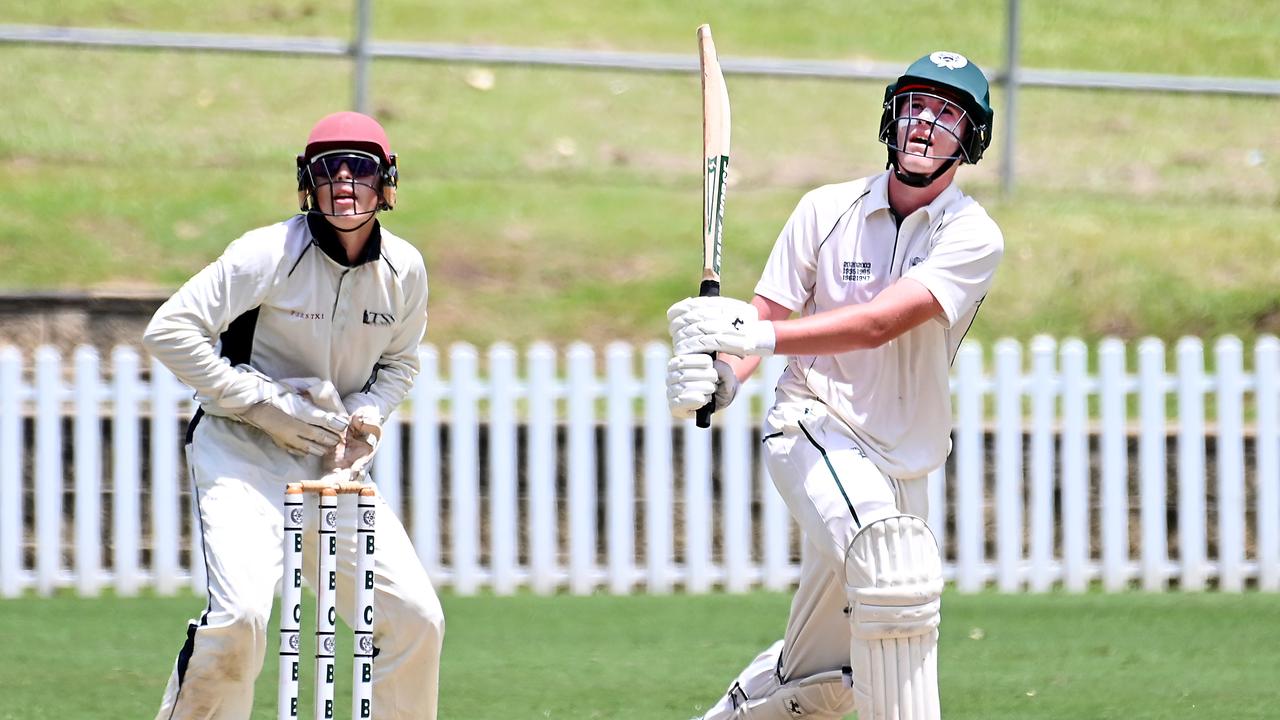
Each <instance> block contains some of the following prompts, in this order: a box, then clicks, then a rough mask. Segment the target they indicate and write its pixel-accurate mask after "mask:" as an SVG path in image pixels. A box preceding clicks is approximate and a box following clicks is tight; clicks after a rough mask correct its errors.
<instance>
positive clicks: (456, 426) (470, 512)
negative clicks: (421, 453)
mask: <svg viewBox="0 0 1280 720" xmlns="http://www.w3.org/2000/svg"><path fill="white" fill-rule="evenodd" d="M477 364H478V356H477V354H476V349H475V348H474V347H472V346H471V345H468V344H466V343H456V344H454V345H453V346H452V347H450V349H449V383H450V387H451V393H450V397H449V401H450V407H449V410H450V417H451V419H452V422H451V428H450V432H449V459H450V463H449V479H450V483H449V490H450V499H449V500H450V502H449V515H450V520H451V523H450V531H451V533H450V534H451V536H452V537H451V539H452V543H451V547H450V549H451V550H452V552H451V553H450V557H451V558H452V560H453V587H454V590H456V591H457V593H458V594H459V595H472V594H474V593H475V592H476V588H477V587H478V585H479V583H480V579H479V577H478V570H479V566H478V556H479V540H480V511H479V504H480V503H479V498H478V497H477V495H478V491H479V488H478V485H479V469H478V468H477V461H478V459H479V441H478V435H479V430H478V428H477V422H478V419H477V417H476V413H477V410H476V404H477V403H476V389H477V385H478V381H477V379H476V376H477V369H476V366H477Z"/></svg>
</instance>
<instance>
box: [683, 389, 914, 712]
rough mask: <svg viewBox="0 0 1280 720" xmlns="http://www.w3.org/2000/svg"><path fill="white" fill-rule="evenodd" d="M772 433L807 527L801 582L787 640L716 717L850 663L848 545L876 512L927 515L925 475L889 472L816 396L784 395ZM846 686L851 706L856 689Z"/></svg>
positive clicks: (773, 464)
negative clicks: (742, 701) (741, 702)
mask: <svg viewBox="0 0 1280 720" xmlns="http://www.w3.org/2000/svg"><path fill="white" fill-rule="evenodd" d="M764 435H765V437H764V441H763V442H764V458H765V462H766V464H767V466H768V468H769V474H770V476H771V477H772V479H773V484H774V485H775V486H776V487H777V488H778V492H779V494H780V495H781V496H782V499H783V501H784V502H785V503H786V505H787V508H788V509H789V510H790V511H791V516H792V517H793V518H795V520H796V522H797V524H798V525H799V526H800V530H801V533H802V536H803V548H802V553H801V562H800V583H799V585H798V587H797V588H796V592H795V596H794V597H793V598H792V600H791V612H790V615H789V617H788V618H787V627H786V632H785V634H784V636H783V639H782V641H780V642H777V643H774V644H773V645H771V646H770V647H768V648H766V649H765V650H764V651H763V652H762V653H761V654H760V655H759V656H757V657H756V658H755V659H754V660H753V661H752V662H751V664H749V665H748V666H747V667H746V668H745V669H743V671H742V672H741V673H740V674H739V675H738V677H737V678H736V679H735V680H734V682H733V683H732V684H731V685H730V686H729V689H728V690H727V691H726V693H725V695H724V696H722V697H721V698H720V700H719V701H718V702H717V703H716V704H715V705H713V706H712V708H711V710H710V711H708V712H707V716H708V717H722V716H723V717H731V716H732V713H731V711H730V709H731V708H732V703H733V702H734V696H735V695H736V696H737V697H738V698H741V697H742V696H743V695H745V696H747V697H758V694H759V693H761V692H764V693H768V692H772V691H773V690H774V689H776V688H778V687H780V686H782V685H784V684H786V683H792V682H797V681H801V680H804V679H805V678H812V677H814V676H816V675H819V674H822V673H831V672H833V671H835V672H839V671H841V670H845V669H846V668H848V667H849V665H850V657H849V644H850V634H851V632H850V627H851V626H850V624H849V616H848V614H847V609H848V605H849V600H848V593H847V592H846V590H845V582H844V575H845V571H844V567H845V565H844V554H845V550H846V549H847V548H848V547H849V544H850V543H851V542H852V541H853V536H854V535H856V534H857V532H858V530H860V529H861V528H863V527H865V526H867V525H869V524H870V523H872V522H875V521H876V520H881V519H883V518H886V517H890V516H893V515H898V514H910V515H916V516H918V517H921V518H923V517H927V515H928V502H929V495H928V484H927V477H919V478H912V479H900V478H891V477H888V476H887V475H885V474H884V473H883V472H881V471H880V469H879V468H878V467H876V465H875V464H874V463H872V462H871V461H870V460H868V459H867V457H866V456H865V455H864V454H863V452H862V450H861V449H859V447H858V445H857V443H856V441H855V440H854V438H853V436H852V434H851V431H850V430H849V428H848V427H847V426H845V425H844V424H843V423H842V422H841V421H840V420H838V419H837V418H835V417H831V416H829V415H828V414H827V412H826V409H825V406H824V405H822V404H821V403H819V402H817V401H780V402H778V403H777V404H776V405H775V406H774V407H773V409H772V410H771V411H770V412H769V415H768V417H767V418H766V420H765V427H764ZM845 691H846V692H847V693H848V702H847V707H848V710H847V712H850V713H851V712H852V708H853V691H852V690H851V689H848V688H846V689H845ZM806 717H808V716H806ZM830 717H831V718H836V717H840V716H839V715H832V716H830ZM817 720H828V719H827V717H826V716H824V717H822V718H817Z"/></svg>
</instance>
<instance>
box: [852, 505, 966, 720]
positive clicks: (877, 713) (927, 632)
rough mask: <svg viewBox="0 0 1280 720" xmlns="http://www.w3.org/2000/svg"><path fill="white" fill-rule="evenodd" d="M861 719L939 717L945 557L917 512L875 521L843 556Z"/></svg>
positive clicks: (854, 682)
mask: <svg viewBox="0 0 1280 720" xmlns="http://www.w3.org/2000/svg"><path fill="white" fill-rule="evenodd" d="M845 585H846V589H847V591H848V594H849V622H850V624H851V626H852V636H853V639H852V641H851V647H850V657H851V660H852V665H853V690H854V697H855V698H856V700H857V705H858V717H859V719H860V720H936V718H938V717H939V714H940V711H939V705H938V671H937V646H938V623H939V621H940V619H941V613H940V606H941V595H942V557H941V555H939V553H938V544H937V541H936V540H935V539H934V537H933V533H932V532H930V531H929V527H928V526H927V525H925V522H924V521H923V520H921V519H920V518H918V517H915V516H913V515H896V516H894V517H889V518H885V519H883V520H879V521H876V522H874V523H872V524H870V525H868V526H866V527H865V528H863V529H862V530H861V531H859V532H858V534H857V535H856V536H855V537H854V538H853V542H852V543H850V545H849V549H848V551H847V552H846V553H845Z"/></svg>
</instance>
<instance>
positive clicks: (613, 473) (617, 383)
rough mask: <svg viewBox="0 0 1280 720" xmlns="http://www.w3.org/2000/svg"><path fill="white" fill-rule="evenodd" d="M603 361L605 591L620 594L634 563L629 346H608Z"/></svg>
mask: <svg viewBox="0 0 1280 720" xmlns="http://www.w3.org/2000/svg"><path fill="white" fill-rule="evenodd" d="M605 362H606V364H607V372H608V375H607V378H608V380H607V382H606V386H607V394H608V410H607V412H608V417H609V421H608V425H607V426H606V428H605V432H606V434H607V436H606V441H605V449H606V470H607V473H606V482H607V483H608V489H607V493H608V505H607V507H606V508H605V509H606V513H605V514H606V517H607V523H608V526H607V527H608V533H609V534H608V538H609V543H608V551H609V555H608V558H609V591H610V592H612V593H614V594H615V595H623V594H626V593H629V592H631V589H632V588H633V587H635V563H636V542H635V537H636V515H635V506H636V488H635V476H636V463H635V421H634V419H633V418H632V413H631V404H632V401H633V400H634V398H635V396H636V395H635V378H634V377H633V375H632V371H631V365H632V362H633V353H632V351H631V346H630V345H628V344H626V343H623V342H615V343H610V344H609V346H608V348H607V349H606V350H605Z"/></svg>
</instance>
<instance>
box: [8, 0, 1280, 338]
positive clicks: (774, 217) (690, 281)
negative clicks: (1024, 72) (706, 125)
mask: <svg viewBox="0 0 1280 720" xmlns="http://www.w3.org/2000/svg"><path fill="white" fill-rule="evenodd" d="M1023 5H1024V7H1023V36H1022V41H1021V43H1022V44H1021V47H1022V60H1023V62H1024V64H1025V66H1027V67H1032V68H1069V69H1078V70H1111V71H1127V72H1159V73H1182V74H1191V75H1224V76H1249V77H1277V76H1280V50H1278V49H1277V45H1276V43H1274V42H1273V40H1274V37H1273V33H1271V32H1270V28H1274V27H1276V25H1277V23H1280V5H1277V4H1276V3H1272V2H1265V1H1264V0H1252V1H1238V2H1231V3H1228V4H1226V5H1224V4H1223V3H1210V2H1179V3H1175V2H1155V3H1152V2H1141V1H1139V0H1119V1H1116V0H1083V1H1082V2H1077V3H1073V4H1072V8H1071V10H1070V12H1068V11H1066V10H1063V9H1058V8H1056V7H1055V6H1051V5H1050V4H1048V3H1024V4H1023ZM964 7H965V12H963V13H960V12H956V11H954V10H950V9H948V10H946V11H942V10H940V9H939V8H937V7H936V6H935V4H933V3H924V2H916V1H914V0H912V1H908V2H902V3H894V4H891V5H884V6H880V5H876V4H865V3H864V4H853V5H851V4H849V3H839V2H832V1H819V0H809V1H807V2H795V3H768V2H762V1H760V0H755V1H753V2H745V3H734V4H732V5H731V6H727V5H724V4H717V3H710V2H680V1H679V0H652V1H650V2H645V3H639V4H631V5H629V6H628V7H627V10H626V11H625V13H622V12H620V11H618V10H617V9H616V7H614V6H610V5H608V4H592V3H570V4H567V5H566V4H564V3H551V2H543V1H541V0H539V1H536V2H533V1H531V2H521V3H517V2H513V1H510V0H506V1H499V0H483V1H477V2H469V3H445V4H435V5H433V6H431V7H430V9H429V10H428V9H423V7H422V6H421V5H420V4H417V3H412V2H409V1H408V0H398V1H395V2H392V1H389V0H379V2H376V3H374V35H375V38H377V39H386V40H393V39H394V40H424V41H438V42H474V43H505V44H513V45H529V46H548V47H577V48H599V49H625V50H636V51H661V52H680V53H688V54H689V55H690V58H692V56H693V49H694V43H693V28H694V27H695V26H696V24H697V23H699V22H702V21H710V22H712V23H713V26H714V27H715V29H716V35H717V40H718V44H719V46H720V51H721V53H722V54H723V55H724V56H726V57H732V56H782V57H797V58H833V59H846V60H856V59H859V58H872V59H876V60H886V61H897V62H902V63H903V64H904V65H905V63H907V62H909V61H910V60H911V59H913V58H915V57H916V56H918V55H920V54H922V53H923V52H925V51H926V50H929V49H933V48H935V47H942V46H946V47H951V48H956V49H961V50H964V51H965V52H967V53H968V54H969V55H971V56H972V57H973V58H974V59H975V60H976V61H978V62H979V63H980V64H982V65H983V66H984V67H987V68H991V69H995V68H998V67H999V66H1000V64H1001V63H1002V62H1003V42H1004V40H1003V37H1004V27H1003V21H1004V7H1005V3H1004V2H998V1H997V0H982V1H981V2H976V3H966V4H965V6H964ZM942 12H945V13H949V14H950V16H949V17H948V18H947V19H946V20H947V21H946V22H938V23H932V22H931V23H929V24H928V25H927V27H920V26H917V27H916V29H915V31H914V32H913V33H911V34H908V33H906V32H905V28H906V27H907V24H908V21H909V20H910V21H912V22H914V21H915V20H916V19H917V18H918V17H920V16H922V15H925V14H929V13H942ZM3 15H4V21H5V22H38V23H55V24H74V25H86V26H107V27H121V28H151V29H163V30H188V31H190V30H200V31H217V32H250V33H257V34H262V35H330V36H335V35H336V36H345V35H346V34H347V33H348V32H349V28H350V23H351V12H350V6H349V4H347V3H330V4H321V3H315V2H312V1H310V0H277V1H276V2H268V3H249V2H232V3H222V4H218V5H217V6H212V5H211V6H208V7H201V8H195V7H191V8H188V7H185V6H184V7H181V8H179V7H178V6H176V5H174V4H172V3H167V2H161V1H160V0H140V1H139V2H132V3H128V4H121V3H118V2H112V1H110V0H75V1H74V2H63V3H57V4H53V5H50V4H40V3H22V4H19V6H18V7H12V8H6V9H5V11H4V13H3ZM0 60H2V61H3V62H4V64H5V67H6V68H7V69H8V70H9V72H6V73H5V74H4V75H3V76H0V92H3V94H4V97H5V98H6V113H7V115H6V117H7V119H8V122H6V123H4V124H2V125H0V192H2V193H3V196H4V197H5V201H4V205H3V207H4V212H3V213H0V289H19V290H21V289H36V288H84V287H92V288H156V289H169V288H172V287H174V286H175V285H176V284H178V283H180V282H181V281H182V280H184V279H185V278H186V277H188V276H189V275H190V274H191V273H193V272H194V271H195V270H197V269H198V268H199V267H200V266H202V265H203V264H204V263H206V262H208V261H209V260H210V259H212V258H213V257H215V256H216V255H217V254H218V253H219V252H220V251H221V249H222V248H223V247H225V245H226V244H227V243H228V242H229V241H230V240H232V239H234V237H236V236H237V235H239V234H240V233H242V232H244V231H245V230H247V229H249V228H251V227H255V226H258V225H262V224H267V223H270V222H274V221H276V220H279V219H281V218H283V217H284V216H286V215H288V214H289V213H290V212H291V210H292V205H293V202H294V189H293V187H291V183H292V172H293V170H292V165H293V156H294V154H296V152H297V150H298V144H299V143H300V141H301V138H303V137H305V135H306V132H307V129H308V127H309V126H310V124H311V122H312V121H313V120H314V119H315V118H317V117H319V116H320V115H322V114H324V113H325V112H328V111H331V110H334V109H337V108H340V107H343V106H345V105H346V104H347V102H348V100H349V97H350V68H349V65H348V63H346V62H345V61H340V60H322V59H288V58H277V57H266V56H263V57H249V56H233V55H212V54H174V53H156V52H140V51H108V50H90V49H70V48H49V47H31V46H15V45H6V46H0ZM484 72H491V73H492V86H491V87H490V88H489V89H482V88H484V87H486V86H485V85H484V83H481V82H478V75H477V74H483V73H484ZM372 78H373V86H372V92H371V99H372V104H373V109H374V111H375V112H376V114H378V115H379V117H381V118H382V119H383V120H384V121H385V122H386V124H387V126H388V129H389V131H390V133H391V135H392V138H393V141H394V144H395V145H396V148H397V150H398V151H399V152H400V154H401V158H402V178H403V180H402V188H401V192H400V208H399V209H397V210H396V211H395V212H394V213H393V214H391V215H390V216H388V217H387V218H386V223H387V225H388V227H390V228H392V229H393V230H395V231H397V232H399V233H400V234H401V235H403V236H405V237H407V238H409V239H410V240H412V241H414V242H415V243H416V244H417V245H418V247H420V248H421V249H422V251H423V253H424V255H425V256H426V259H427V262H428V267H429V269H430V272H431V278H432V300H431V318H432V319H431V326H430V328H429V331H428V332H429V339H431V340H432V341H434V342H436V343H437V344H448V343H450V342H453V341H455V340H466V341H470V342H475V343H481V344H487V343H490V342H493V341H496V340H506V341H511V342H515V343H520V344H523V343H527V342H529V341H532V340H535V339H547V340H552V341H558V342H564V341H568V340H572V339H584V340H588V341H593V342H599V341H603V340H612V339H628V340H633V341H641V340H651V339H656V338H660V337H662V336H663V334H664V333H663V330H664V320H663V311H664V310H665V308H666V307H667V305H669V304H670V303H671V302H673V301H674V300H675V299H678V298H679V297H681V296H683V295H685V294H688V293H689V292H690V291H691V289H692V288H694V287H695V286H696V280H697V272H696V270H697V261H698V259H699V258H698V255H699V245H698V243H697V241H696V240H695V238H696V237H697V235H696V231H695V230H694V227H695V224H696V223H698V221H699V219H700V217H701V208H700V198H701V194H700V185H699V177H700V175H699V162H698V156H699V152H700V148H699V138H700V133H699V130H700V127H699V125H700V117H699V109H700V105H699V102H698V90H697V79H696V77H695V76H694V75H693V74H692V73H690V74H688V75H646V74H633V73H621V72H583V71H567V70H555V69H545V68H544V69H533V68H516V67H510V66H504V67H497V68H478V67H473V66H463V65H436V64H421V63H410V62H403V61H378V62H376V63H375V64H374V66H373V73H372ZM729 84H730V93H731V95H732V98H733V103H734V106H733V108H734V153H733V161H732V172H731V178H732V183H733V186H732V189H731V191H730V193H729V196H728V210H727V215H726V218H727V219H726V237H727V245H726V257H725V267H724V271H725V272H724V279H725V292H726V293H728V294H734V295H740V296H741V295H749V294H750V292H751V290H752V288H753V287H754V283H755V280H756V279H757V277H758V274H759V270H760V267H761V265H762V264H763V261H764V258H765V256H766V255H767V252H768V249H769V247H770V246H771V244H772V242H773V240H774V238H775V237H776V234H777V231H778V229H779V228H780V227H781V225H782V224H783V222H784V221H785V219H786V216H787V214H788V213H789V212H790V210H791V208H792V207H793V206H794V204H795V202H796V201H797V200H798V198H799V197H800V195H801V194H802V193H803V192H804V191H806V190H807V189H809V188H812V187H814V186H817V185H820V184H823V183H827V182H835V181H841V180H845V179H849V178H851V177H856V176H860V175H864V174H868V173H872V172H876V171H878V170H879V169H880V168H881V167H882V166H883V157H884V156H883V148H882V147H881V146H880V145H879V144H878V143H876V142H875V140H874V135H875V125H876V121H877V118H878V113H879V102H880V95H881V93H882V86H881V85H880V84H879V83H837V82H827V81H815V80H794V79H793V80H782V79H767V78H755V77H741V76H731V77H730V79H729ZM994 100H995V104H996V106H997V113H998V114H997V120H996V135H997V140H996V143H995V145H994V146H993V148H992V150H991V152H990V153H989V155H988V157H987V159H984V161H983V162H982V164H980V165H979V166H977V167H976V168H971V169H969V170H967V171H966V172H965V173H962V174H961V178H962V184H963V186H964V187H965V188H966V189H967V190H969V191H970V192H971V193H972V194H974V195H975V196H976V197H978V199H979V200H981V201H982V202H983V203H984V204H985V205H986V206H987V207H988V208H989V210H990V211H991V213H992V215H993V216H994V217H995V218H996V219H997V220H998V221H999V222H1000V224H1001V226H1002V227H1003V229H1004V232H1005V236H1006V241H1007V254H1006V260H1005V264H1004V266H1003V267H1002V269H1001V271H1000V274H999V275H998V277H997V280H996V284H995V286H994V288H993V290H992V293H991V296H990V297H989V298H988V301H987V302H986V303H985V304H984V306H983V312H982V313H981V314H980V315H979V318H978V324H977V326H976V327H975V328H974V330H973V332H972V333H971V336H972V337H974V338H976V339H979V340H984V341H988V342H989V341H991V340H993V339H995V338H997V337H1001V336H1012V337H1017V338H1022V339H1026V338H1029V337H1030V336H1032V335H1034V334H1035V333H1037V332H1050V333H1053V334H1055V335H1059V336H1065V335H1077V336H1082V337H1085V338H1089V339H1093V338H1097V337H1100V336H1103V335H1108V334H1111V335H1118V336H1120V337H1126V338H1132V337H1140V336H1144V335H1157V336H1160V337H1163V338H1166V339H1173V338H1176V337H1177V336H1179V335H1182V334H1199V335H1202V336H1206V337H1211V336H1215V335H1219V334H1223V333H1235V334H1239V335H1241V336H1243V337H1245V338H1246V339H1249V338H1251V337H1252V336H1253V335H1255V334H1257V333H1263V332H1277V331H1280V302H1278V301H1277V300H1276V296H1275V293H1274V287H1275V285H1276V283H1277V282H1278V281H1280V254H1278V253H1276V252H1275V251H1274V247H1275V240H1276V235H1275V227H1277V225H1278V224H1280V131H1277V127H1280V126H1277V124H1276V123H1274V122H1259V118H1269V117H1271V115H1272V114H1273V113H1274V108H1275V100H1274V99H1262V98H1227V97H1194V96H1173V95H1158V94H1133V93H1121V92H1096V93H1090V92H1082V91H1068V90H1036V89H1028V90H1025V91H1024V92H1023V94H1022V95H1021V96H1020V101H1019V114H1018V117H1017V120H1016V123H1015V122H1012V121H1011V119H1010V118H1009V117H1008V116H1006V115H1005V114H1002V113H1003V110H1002V107H1003V105H1002V103H1003V98H1002V93H1001V92H999V89H997V92H996V93H995V97H994ZM1010 125H1013V126H1015V127H1016V131H1017V137H1018V144H1017V155H1016V157H1015V161H1016V167H1017V169H1018V186H1017V191H1016V193H1014V194H1013V195H1012V196H1010V197H1002V196H1001V195H1000V193H999V191H998V186H999V182H998V172H997V171H998V168H999V166H1000V163H1001V162H1002V160H1003V158H1002V152H1003V150H1002V148H1001V146H1000V145H1001V139H1000V137H1001V134H1002V133H1003V132H1005V130H1006V129H1007V128H1008V127H1009V126H1010ZM67 258H75V260H76V262H74V263H69V262H67ZM513 304H515V305H518V306H519V308H520V312H512V308H513Z"/></svg>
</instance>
